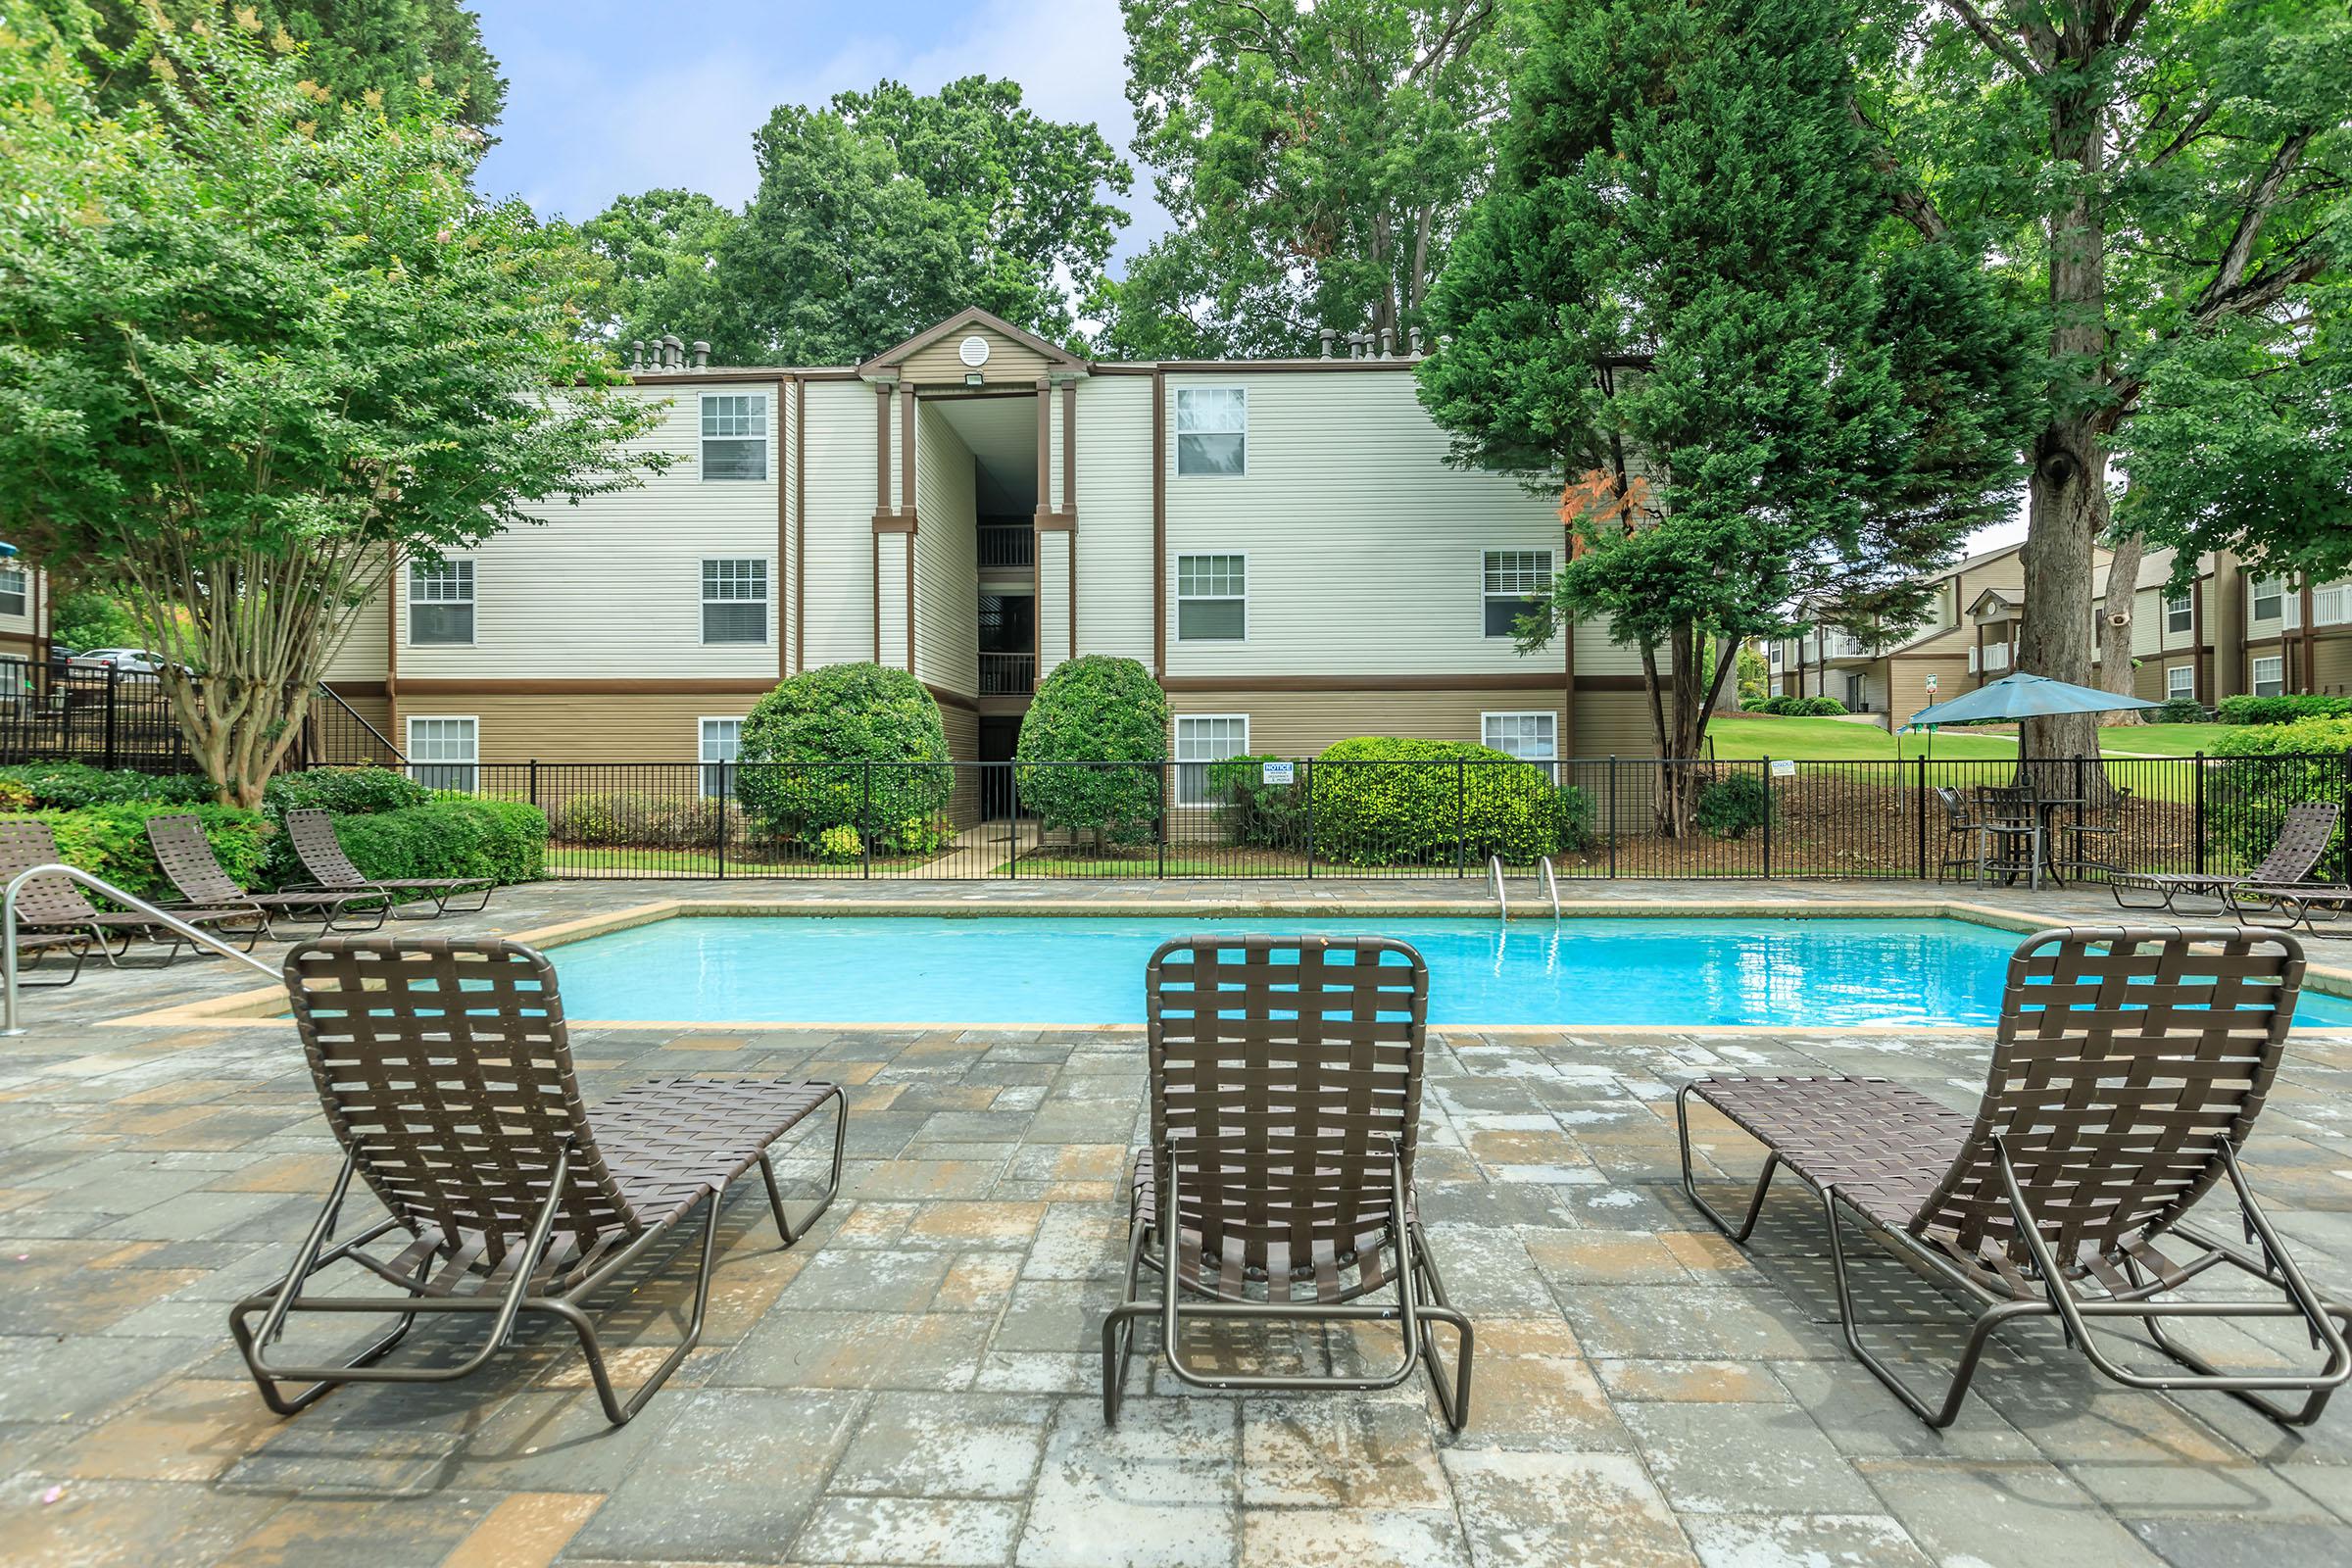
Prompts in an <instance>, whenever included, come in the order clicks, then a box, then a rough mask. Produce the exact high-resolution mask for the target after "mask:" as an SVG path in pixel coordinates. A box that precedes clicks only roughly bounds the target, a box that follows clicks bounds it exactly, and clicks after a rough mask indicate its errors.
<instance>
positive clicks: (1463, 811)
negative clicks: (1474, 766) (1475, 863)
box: [1406, 757, 1470, 876]
mask: <svg viewBox="0 0 2352 1568" xmlns="http://www.w3.org/2000/svg"><path fill="white" fill-rule="evenodd" d="M1406 765H1407V766H1408V767H1409V766H1410V765H1411V764H1410V763H1407V764H1406ZM1469 767H1470V764H1469V763H1468V762H1466V761H1464V760H1461V759H1460V758H1458V757H1457V758H1455V759H1454V760H1453V874H1454V875H1455V876H1460V875H1461V874H1462V872H1463V868H1464V867H1465V866H1466V865H1467V864H1468V863H1469V858H1470V774H1469Z"/></svg>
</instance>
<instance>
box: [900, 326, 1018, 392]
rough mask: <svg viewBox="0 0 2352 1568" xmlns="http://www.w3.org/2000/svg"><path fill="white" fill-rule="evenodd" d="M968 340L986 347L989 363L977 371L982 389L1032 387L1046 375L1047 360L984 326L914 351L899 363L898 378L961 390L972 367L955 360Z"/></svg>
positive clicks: (947, 337)
mask: <svg viewBox="0 0 2352 1568" xmlns="http://www.w3.org/2000/svg"><path fill="white" fill-rule="evenodd" d="M967 337H976V338H979V339H980V340H981V341H982V342H984V343H986V344H987V345H988V363H987V364H985V365H983V366H981V367H980V375H981V381H982V384H983V385H986V386H1033V385H1035V384H1036V382H1037V378H1038V377H1039V376H1041V375H1043V374H1045V373H1046V367H1047V361H1046V357H1045V356H1044V355H1042V354H1040V353H1038V352H1037V350H1035V349H1033V348H1029V347H1027V346H1025V345H1023V344H1019V343H1015V342H1014V341H1013V340H1012V339H1010V338H1008V337H1006V336H1005V334H1004V333H1002V332H998V331H994V330H992V329H990V328H988V327H985V326H972V327H967V328H965V329H964V330H962V331H960V332H950V333H949V334H948V335H947V336H945V337H943V338H941V339H940V340H939V341H938V342H936V343H931V344H927V345H925V346H924V347H922V348H920V349H917V350H916V351H915V352H914V353H912V354H909V355H907V358H906V359H904V360H902V361H900V362H899V374H900V375H901V376H903V377H904V378H905V379H906V380H907V384H909V385H911V386H939V385H947V386H962V385H963V384H964V377H965V376H966V375H967V374H969V373H970V371H971V367H970V366H968V365H966V364H964V363H963V361H962V360H961V359H959V358H958V357H957V355H958V352H959V351H960V350H961V349H962V347H963V340H964V339H965V338H967Z"/></svg>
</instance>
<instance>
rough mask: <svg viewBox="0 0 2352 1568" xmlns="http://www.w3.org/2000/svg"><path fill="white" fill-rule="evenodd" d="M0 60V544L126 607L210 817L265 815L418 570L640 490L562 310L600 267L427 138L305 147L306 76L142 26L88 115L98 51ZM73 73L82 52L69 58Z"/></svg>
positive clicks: (592, 364) (5, 55)
mask: <svg viewBox="0 0 2352 1568" xmlns="http://www.w3.org/2000/svg"><path fill="white" fill-rule="evenodd" d="M26 26H27V30H25V31H21V32H18V33H16V34H15V35H13V36H12V37H11V38H10V39H9V40H8V42H7V46H6V47H0V528H5V530H6V531H7V535H8V537H9V538H10V539H12V540H13V541H14V542H16V543H18V544H20V545H22V546H24V547H25V553H26V555H27V556H28V557H29V558H30V559H32V560H34V561H36V562H39V563H41V564H44V565H47V566H49V567H50V568H51V569H53V570H56V571H58V572H60V573H61V574H62V575H64V576H66V577H68V578H70V579H71V580H73V581H74V582H76V583H78V584H80V585H82V586H83V587H85V588H91V589H97V590H100V591H103V592H106V593H109V594H111V595H113V596H114V597H116V598H117V599H119V600H120V601H121V602H122V603H123V605H124V606H125V607H126V608H127V609H128V611H129V612H130V613H131V615H132V617H133V619H134V621H135V623H136V625H137V627H138V629H139V634H140V635H139V641H141V642H143V643H144V644H145V645H146V646H147V647H149V648H152V649H154V650H155V651H157V652H158V653H160V654H162V655H164V656H165V657H166V658H167V660H168V661H170V662H168V663H167V665H166V666H165V669H164V671H163V677H162V684H163V691H164V694H165V696H166V697H167V698H168V700H169V701H170V703H171V706H172V713H173V715H174V716H175V717H176V719H177V721H178V723H179V726H180V728H181V729H182V730H183V731H184V732H185V734H186V736H187V740H188V744H189V748H190V751H191V753H192V755H193V756H194V758H195V759H196V760H197V762H198V763H199V764H200V765H201V767H202V768H203V769H204V772H205V774H206V776H207V777H209V778H210V779H211V780H212V782H213V784H214V786H215V788H216V789H217V790H218V792H219V796H220V799H221V801H222V802H224V803H228V804H234V805H240V806H253V805H255V804H257V803H258V802H259V801H260V799H261V796H262V789H263V786H264V785H265V784H267V783H268V782H269V779H270V773H271V771H272V770H273V769H275V768H276V767H277V765H278V764H279V762H280V761H281V760H283V759H284V757H285V755H286V752H287V749H288V748H289V747H290V746H291V745H292V744H293V741H294V739H295V737H296V735H297V734H298V733H299V731H300V727H301V722H302V719H303V716H304V715H305V713H306V712H307V711H308V709H309V705H310V702H311V695H312V692H313V689H314V687H315V685H316V682H317V680H318V678H319V672H320V670H321V669H322V668H324V666H325V663H326V662H327V660H328V658H329V657H330V656H331V655H332V654H333V652H334V650H335V649H336V647H337V646H338V645H339V644H340V643H341V642H342V641H343V639H344V637H345V636H346V635H347V634H348V633H349V631H350V629H351V627H352V624H353V621H354V618H355V613H356V612H357V611H358V609H359V608H360V606H361V605H362V604H364V603H365V602H366V601H367V600H368V598H369V597H370V596H371V595H373V594H374V593H375V592H376V591H377V590H378V589H379V588H380V587H381V586H382V584H383V581H384V578H385V576H386V574H387V572H388V571H390V570H391V569H392V567H393V564H394V563H395V562H396V561H398V560H401V559H404V558H424V559H431V558H434V557H436V556H438V555H439V554H440V553H442V552H444V551H451V550H460V549H464V548H466V547H467V546H470V545H472V544H474V543H477V542H478V541H480V540H481V539H483V538H485V537H487V536H489V535H491V534H493V533H496V532H498V531H499V530H500V529H502V528H505V527H507V526H509V525H511V524H514V523H516V522H521V521H527V520H531V519H530V518H529V516H528V515H527V514H526V512H525V510H524V509H525V508H526V507H527V506H529V505H530V504H532V503H537V502H544V501H547V500H550V499H552V498H555V497H564V498H565V499H567V500H577V499H579V498H581V497H584V496H588V495H593V494H598V493H601V492H604V491H608V490H612V489H615V488H619V487H622V486H626V485H629V484H633V483H635V482H637V479H638V475H639V471H640V470H641V469H643V468H647V467H651V466H659V465H660V463H661V462H662V460H661V459H659V458H656V457H653V456H648V455H637V454H633V453H631V452H629V451H628V450H626V449H625V448H624V446H623V443H624V442H625V441H627V440H628V438H630V437H631V436H633V435H635V434H638V433H640V432H641V431H642V430H644V429H645V428H646V427H647V426H648V424H649V423H650V422H651V421H652V420H653V419H654V418H656V417H659V412H658V410H656V409H654V408H652V407H650V406H649V405H647V404H645V403H643V402H641V401H638V400H634V399H631V398H628V397H626V396H623V395H620V394H617V393H615V392H614V391H613V390H612V384H613V382H614V381H615V380H616V379H617V377H616V375H615V374H614V373H613V371H612V370H610V369H609V368H608V359H607V357H606V356H605V355H604V354H603V353H602V352H601V351H598V350H593V349H591V348H588V347H585V346H583V343H582V340H581V337H580V334H579V333H578V331H577V322H576V320H575V319H574V316H573V314H572V311H571V309H570V302H571V301H572V299H573V298H574V297H575V296H576V295H577V293H578V292H579V290H580V288H581V287H582V284H583V281H584V278H585V274H586V268H587V261H586V258H585V256H584V254H583V253H582V252H581V251H580V250H579V249H578V247H577V246H576V245H575V244H573V243H572V242H571V241H570V240H569V239H568V237H567V236H566V234H565V233H564V231H562V230H560V229H556V228H551V227H547V226H543V225H541V224H540V223H538V222H537V221H534V220H533V219H532V217H531V215H530V213H529V212H528V211H527V210H526V209H524V208H522V207H521V206H519V205H505V206H490V205H485V204H484V203H483V202H481V201H480V200H478V199H477V198H476V197H475V196H474V194H473V192H472V190H471V188H470V186H469V184H468V179H469V176H470V175H471V172H472V170H473V166H474V162H475V160H476V158H477V157H478V156H479V138H478V137H475V136H472V135H470V134H466V133H463V127H462V125H461V124H460V123H458V122H457V121H456V120H455V118H454V114H455V109H454V106H452V105H450V104H448V103H447V102H445V101H443V100H440V99H439V98H437V97H436V96H435V95H434V94H433V93H432V92H430V91H429V90H427V89H421V88H420V89H419V97H418V100H417V101H418V104H419V106H420V107H419V111H418V113H417V114H416V115H414V116H412V117H407V118H403V119H400V120H397V121H396V120H390V119H387V118H386V117H384V116H383V115H380V114H370V115H362V114H343V115H338V116H334V117H332V118H331V119H328V120H320V119H319V103H318V99H317V95H316V88H315V87H314V86H309V85H306V81H307V77H306V62H305V60H304V58H303V55H302V51H301V49H300V47H299V46H298V45H293V44H290V43H287V42H285V41H284V40H279V41H278V42H277V43H276V44H272V43H271V42H270V40H269V37H268V35H267V34H266V33H265V32H263V31H262V29H261V28H260V26H259V25H258V24H256V23H253V22H252V21H251V19H248V20H247V24H246V25H245V26H244V27H242V28H238V27H234V26H232V27H228V28H214V27H212V26H210V25H191V26H189V27H185V28H178V27H172V26H171V25H169V24H168V23H165V24H159V25H158V28H157V30H156V32H155V34H154V35H153V36H152V37H150V38H146V39H143V40H141V43H140V51H141V57H142V59H143V60H144V61H145V65H144V67H143V68H142V69H146V70H148V71H150V72H151V73H152V74H153V76H154V80H153V82H152V85H151V88H150V90H149V91H147V92H144V93H142V94H140V95H137V96H136V97H134V98H132V99H130V100H128V101H126V103H125V106H124V107H123V109H122V110H121V111H120V113H118V114H113V115H109V114H106V113H104V112H102V111H101V110H100V109H99V107H98V106H97V104H96V102H95V100H94V98H93V95H92V92H91V81H90V77H89V75H88V73H87V71H86V69H85V67H84V61H85V60H86V59H87V58H89V54H90V51H91V50H92V49H102V47H103V46H99V45H96V44H94V43H92V42H90V41H89V40H88V39H86V38H83V39H79V40H73V39H70V38H69V36H68V35H67V34H65V33H63V32H61V31H60V30H58V29H57V28H56V27H55V26H53V25H49V24H47V23H45V22H41V21H34V22H31V23H29V24H27V25H26ZM77 45H78V47H77Z"/></svg>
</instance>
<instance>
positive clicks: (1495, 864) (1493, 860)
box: [1487, 855, 1511, 920]
mask: <svg viewBox="0 0 2352 1568" xmlns="http://www.w3.org/2000/svg"><path fill="white" fill-rule="evenodd" d="M1487 874H1488V875H1489V876H1491V877H1493V878H1494V881H1495V919H1497V920H1508V919H1509V918H1510V917H1511V901H1510V900H1509V899H1506V898H1504V897H1503V894H1502V857H1501V856H1499V855H1490V856H1488V857H1487Z"/></svg>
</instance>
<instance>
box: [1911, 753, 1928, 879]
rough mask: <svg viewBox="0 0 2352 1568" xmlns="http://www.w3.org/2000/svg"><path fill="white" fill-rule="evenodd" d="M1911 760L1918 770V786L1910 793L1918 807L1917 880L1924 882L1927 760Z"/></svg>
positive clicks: (1926, 863)
mask: <svg viewBox="0 0 2352 1568" xmlns="http://www.w3.org/2000/svg"><path fill="white" fill-rule="evenodd" d="M1912 763H1913V765H1914V766H1916V767H1917V768H1918V769H1919V785H1918V787H1917V788H1916V789H1914V790H1913V791H1912V792H1911V793H1912V796H1913V798H1914V799H1915V800H1916V801H1917V803H1918V806H1919V810H1918V812H1917V815H1918V817H1919V879H1920V880H1921V881H1922V882H1925V881H1926V880H1927V879H1928V760H1927V759H1926V758H1924V757H1915V758H1913V759H1912Z"/></svg>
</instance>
